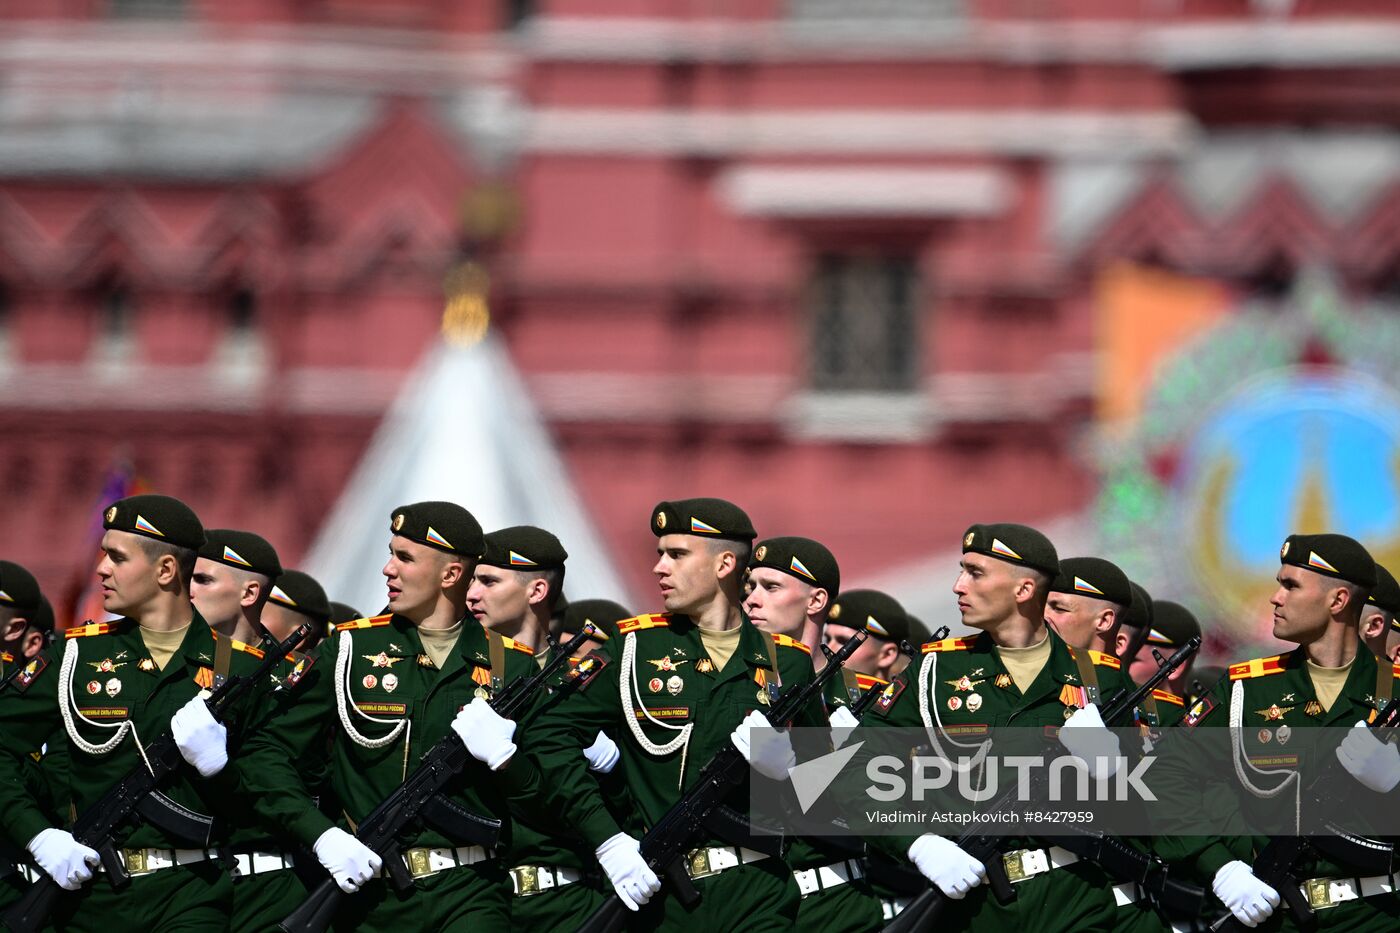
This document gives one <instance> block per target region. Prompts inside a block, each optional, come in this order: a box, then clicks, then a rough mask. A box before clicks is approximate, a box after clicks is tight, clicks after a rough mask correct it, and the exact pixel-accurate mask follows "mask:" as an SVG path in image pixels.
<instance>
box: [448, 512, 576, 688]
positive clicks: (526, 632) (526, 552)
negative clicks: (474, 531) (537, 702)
mask: <svg viewBox="0 0 1400 933" xmlns="http://www.w3.org/2000/svg"><path fill="white" fill-rule="evenodd" d="M485 540H486V553H485V554H483V555H482V557H481V560H479V561H477V564H476V570H474V571H473V572H472V580H471V585H470V586H469V587H468V588H467V611H468V612H470V613H471V614H472V616H474V617H475V618H476V620H477V621H478V622H480V623H481V624H482V625H484V626H485V627H486V628H488V629H490V630H491V631H493V632H495V633H496V634H498V635H503V636H505V637H506V638H510V639H513V640H514V641H516V642H519V643H520V644H522V645H524V646H526V647H527V648H529V649H530V650H531V651H533V652H534V655H535V660H536V662H538V663H539V665H540V667H544V666H545V664H546V663H548V661H549V656H550V654H551V652H550V648H549V619H550V615H551V614H552V612H553V608H554V600H555V598H556V597H557V596H558V595H559V593H560V591H561V590H562V589H563V586H564V562H565V561H566V560H567V559H568V557H569V554H568V552H567V551H565V550H564V546H563V545H562V544H560V543H559V539H558V538H556V537H555V536H554V535H552V534H550V533H549V532H547V531H545V530H544V529H543V528H535V527H533V526H531V525H519V526H516V527H514V528H502V529H501V530H500V531H493V532H491V533H490V534H489V535H487V536H486V539H485Z"/></svg>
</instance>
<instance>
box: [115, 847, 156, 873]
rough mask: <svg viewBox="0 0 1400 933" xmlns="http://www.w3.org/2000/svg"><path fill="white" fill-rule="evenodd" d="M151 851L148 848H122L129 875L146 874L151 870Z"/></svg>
mask: <svg viewBox="0 0 1400 933" xmlns="http://www.w3.org/2000/svg"><path fill="white" fill-rule="evenodd" d="M148 855H149V852H148V850H146V849H122V858H123V860H124V861H125V862H126V873H127V874H128V875H146V874H149V873H150V871H151V868H150V860H149V858H148Z"/></svg>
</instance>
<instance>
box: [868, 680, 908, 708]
mask: <svg viewBox="0 0 1400 933" xmlns="http://www.w3.org/2000/svg"><path fill="white" fill-rule="evenodd" d="M871 689H874V688H873V687H872V688H871ZM903 692H904V682H903V681H901V680H892V681H890V682H889V683H888V684H886V685H885V689H883V690H881V691H880V696H879V698H878V699H877V700H876V701H875V708H876V709H878V710H879V711H880V712H882V713H887V712H889V710H890V707H891V706H894V701H895V700H896V699H898V697H899V695H900V694H901V693H903Z"/></svg>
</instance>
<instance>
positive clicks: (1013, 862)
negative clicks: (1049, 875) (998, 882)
mask: <svg viewBox="0 0 1400 933" xmlns="http://www.w3.org/2000/svg"><path fill="white" fill-rule="evenodd" d="M1025 854H1026V850H1025V849H1016V850H1015V851H1012V852H1007V853H1005V854H1003V855H1002V857H1001V864H1002V867H1003V868H1005V869H1006V878H1007V880H1008V881H1010V882H1011V883H1012V884H1016V883H1017V882H1020V881H1025V880H1026V879H1027V878H1029V877H1030V875H1028V874H1026V864H1025V860H1024V858H1023V856H1024V855H1025Z"/></svg>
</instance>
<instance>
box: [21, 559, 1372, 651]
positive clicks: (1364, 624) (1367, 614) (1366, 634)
mask: <svg viewBox="0 0 1400 933" xmlns="http://www.w3.org/2000/svg"><path fill="white" fill-rule="evenodd" d="M2 574H3V571H0V575H2ZM0 579H3V576H0ZM1361 640H1362V641H1364V642H1366V647H1367V648H1370V649H1371V653H1372V654H1374V655H1375V656H1376V657H1377V658H1378V659H1379V660H1381V661H1382V662H1384V663H1393V662H1397V661H1400V584H1397V583H1396V582H1395V577H1393V576H1391V573H1390V571H1389V570H1386V569H1385V568H1384V567H1382V566H1381V565H1380V564H1377V565H1376V588H1375V589H1374V590H1372V591H1371V595H1370V596H1369V597H1367V599H1366V605H1365V607H1364V608H1363V609H1362V610H1361Z"/></svg>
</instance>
